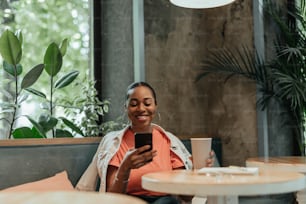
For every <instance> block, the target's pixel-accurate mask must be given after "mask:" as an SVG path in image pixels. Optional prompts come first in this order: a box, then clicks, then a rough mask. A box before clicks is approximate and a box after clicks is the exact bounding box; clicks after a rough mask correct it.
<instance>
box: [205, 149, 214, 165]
mask: <svg viewBox="0 0 306 204" xmlns="http://www.w3.org/2000/svg"><path fill="white" fill-rule="evenodd" d="M214 157H215V152H214V151H210V153H209V158H208V159H207V160H206V166H207V167H212V166H213V165H214V163H215V159H214Z"/></svg>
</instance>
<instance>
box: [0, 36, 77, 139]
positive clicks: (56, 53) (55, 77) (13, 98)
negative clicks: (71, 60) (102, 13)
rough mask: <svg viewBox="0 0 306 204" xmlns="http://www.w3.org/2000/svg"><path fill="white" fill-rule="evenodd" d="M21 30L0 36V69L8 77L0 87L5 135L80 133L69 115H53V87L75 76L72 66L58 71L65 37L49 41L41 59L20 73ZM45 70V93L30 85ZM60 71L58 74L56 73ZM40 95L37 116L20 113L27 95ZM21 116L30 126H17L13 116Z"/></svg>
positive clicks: (65, 43)
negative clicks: (40, 100)
mask: <svg viewBox="0 0 306 204" xmlns="http://www.w3.org/2000/svg"><path fill="white" fill-rule="evenodd" d="M22 42H23V36H22V33H21V32H16V33H13V32H12V31H9V30H6V31H4V32H3V33H2V35H1V37H0V54H1V56H2V58H3V70H4V72H3V73H4V74H5V76H6V77H7V78H8V79H7V81H8V83H7V84H8V85H9V87H11V90H10V91H7V90H6V89H1V91H2V92H3V96H5V97H3V101H2V100H1V103H0V108H1V109H0V116H1V117H0V120H1V121H3V123H7V124H8V125H9V131H8V136H7V138H9V139H10V138H12V137H14V138H47V137H48V133H49V132H51V133H52V134H51V136H52V137H53V138H54V137H73V133H78V134H80V135H83V133H82V131H81V130H80V128H78V127H77V126H76V125H75V124H74V123H73V122H72V121H70V120H69V119H67V118H65V117H63V116H60V117H56V111H55V108H56V107H57V106H58V104H56V97H55V94H56V92H57V90H59V89H62V88H65V87H67V86H68V85H70V84H71V83H72V82H73V81H74V80H75V79H76V78H77V76H78V74H79V72H78V71H76V70H73V71H70V72H69V73H66V74H62V73H61V68H62V64H63V56H64V55H65V54H66V50H67V45H68V40H67V39H64V40H63V41H62V43H61V44H60V45H57V44H56V43H54V42H53V43H51V44H50V45H49V46H48V47H47V49H46V52H45V55H44V60H43V63H40V64H37V65H35V66H34V67H33V68H32V69H30V70H29V71H28V72H27V73H25V74H24V75H23V67H22V65H21V63H20V62H21V59H22V52H23V50H22ZM43 71H45V73H47V75H48V77H49V85H50V87H49V93H43V92H41V91H40V90H37V89H35V88H33V87H32V86H33V85H34V84H35V83H36V81H37V80H39V78H40V77H41V75H42V73H44V72H43ZM59 73H61V75H62V77H59V75H60V74H59ZM30 94H31V95H33V96H36V97H39V98H40V99H43V103H42V104H41V105H40V106H41V107H42V108H41V109H40V111H41V113H40V114H39V117H38V120H35V119H34V117H33V116H32V115H20V112H21V110H20V107H21V105H22V104H23V103H24V102H25V101H27V100H28V98H29V95H30ZM20 117H25V118H27V120H28V121H29V122H30V123H31V124H32V127H24V126H23V127H17V120H18V119H19V118H20Z"/></svg>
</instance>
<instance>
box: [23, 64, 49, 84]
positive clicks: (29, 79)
mask: <svg viewBox="0 0 306 204" xmlns="http://www.w3.org/2000/svg"><path fill="white" fill-rule="evenodd" d="M43 70H44V64H38V65H36V66H35V67H33V68H32V69H31V70H30V71H29V72H28V73H26V75H25V76H24V77H23V80H22V82H21V89H26V88H28V87H30V86H32V85H33V84H34V83H35V82H36V81H37V79H38V78H39V76H40V75H41V73H42V71H43Z"/></svg>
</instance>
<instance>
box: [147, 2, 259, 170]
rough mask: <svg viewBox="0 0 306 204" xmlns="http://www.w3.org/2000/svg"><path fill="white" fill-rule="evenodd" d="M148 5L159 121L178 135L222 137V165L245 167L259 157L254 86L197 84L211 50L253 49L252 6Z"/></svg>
mask: <svg viewBox="0 0 306 204" xmlns="http://www.w3.org/2000/svg"><path fill="white" fill-rule="evenodd" d="M144 3H145V4H144V13H145V15H144V17H145V62H146V77H147V81H148V82H150V83H151V84H152V85H153V87H155V88H156V91H157V93H158V103H159V112H160V119H159V118H158V119H157V121H156V122H157V123H159V124H161V125H162V126H163V127H164V128H166V129H167V130H169V131H171V132H173V133H175V134H176V135H179V136H181V135H183V136H185V137H188V136H190V135H209V136H212V137H220V138H221V140H222V145H223V159H224V161H223V164H224V165H225V166H226V165H230V164H235V165H244V161H245V159H246V158H247V157H250V156H255V155H256V154H257V131H256V129H257V128H256V109H255V103H256V98H255V93H256V88H255V85H254V83H252V82H250V81H248V80H245V79H243V78H233V79H231V80H229V81H228V82H227V83H226V84H224V80H223V78H221V77H214V76H212V77H207V78H203V79H202V80H201V81H199V82H198V83H195V82H194V80H195V77H196V75H197V73H198V69H199V67H200V65H201V63H202V61H203V60H204V59H205V57H206V56H207V55H208V52H209V51H210V50H215V49H223V48H226V47H227V48H231V47H233V46H236V45H238V46H239V45H247V46H249V47H251V48H252V47H253V18H252V1H243V0H237V1H236V2H235V3H233V4H231V5H228V6H225V7H220V8H214V9H200V10H194V9H186V8H179V7H176V6H173V5H171V4H170V3H169V1H167V0H154V1H148V0H145V1H144Z"/></svg>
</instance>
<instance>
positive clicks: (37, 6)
mask: <svg viewBox="0 0 306 204" xmlns="http://www.w3.org/2000/svg"><path fill="white" fill-rule="evenodd" d="M89 3H90V1H88V0H74V1H67V0H14V1H8V0H4V1H3V0H2V1H1V3H0V22H1V26H0V34H2V33H3V32H4V31H5V30H6V29H9V30H11V31H13V32H15V31H18V30H20V31H21V32H22V35H23V53H22V61H21V62H20V64H22V66H23V70H24V71H23V74H25V73H26V72H27V71H28V70H30V69H31V68H32V67H33V66H34V65H37V64H39V63H43V58H44V53H45V51H46V49H47V47H48V45H49V44H50V43H51V42H55V43H57V44H60V43H61V42H62V40H64V39H65V38H67V39H68V41H69V46H68V48H67V53H66V55H65V56H64V58H63V66H62V70H61V73H62V74H63V75H64V74H65V73H68V72H69V71H72V70H78V71H79V72H80V74H79V76H78V81H79V82H80V81H82V80H83V79H85V78H90V79H91V78H92V77H91V73H92V71H91V70H92V67H90V66H91V56H90V53H91V52H90V29H91V26H90V22H91V20H90V13H91V12H90V8H91V6H90V5H89ZM2 63H3V62H2V58H1V56H0V64H1V65H0V66H1V69H0V72H1V73H0V81H1V82H0V86H1V89H7V90H8V91H9V90H10V88H13V86H12V85H10V84H8V83H6V80H5V79H4V78H3V77H5V76H4V74H3V68H2ZM33 88H35V89H37V90H40V91H42V92H48V91H49V90H48V88H49V78H48V75H47V74H44V73H43V74H42V75H41V77H40V78H39V81H38V82H37V83H35V84H34V87H33ZM60 91H61V92H62V93H59V94H62V95H65V96H67V98H73V97H74V96H76V94H78V92H79V91H80V90H75V89H72V88H67V89H62V90H60ZM0 97H1V101H2V102H4V101H5V100H6V98H5V96H4V93H3V92H1V93H0ZM35 108H37V104H26V108H22V109H21V110H22V111H25V112H35ZM2 122H3V121H2ZM21 122H22V120H21ZM0 125H1V126H2V127H3V123H1V124H0ZM4 126H5V125H4ZM2 127H1V128H0V129H1V130H2V131H3V128H2ZM4 134H5V133H4ZM1 135H3V134H2V133H1V132H0V138H1V137H2V136H1Z"/></svg>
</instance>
